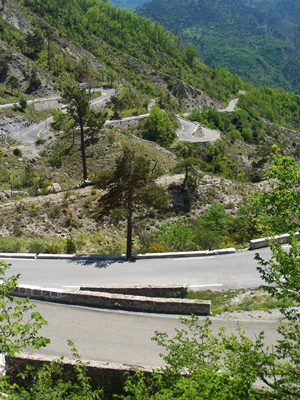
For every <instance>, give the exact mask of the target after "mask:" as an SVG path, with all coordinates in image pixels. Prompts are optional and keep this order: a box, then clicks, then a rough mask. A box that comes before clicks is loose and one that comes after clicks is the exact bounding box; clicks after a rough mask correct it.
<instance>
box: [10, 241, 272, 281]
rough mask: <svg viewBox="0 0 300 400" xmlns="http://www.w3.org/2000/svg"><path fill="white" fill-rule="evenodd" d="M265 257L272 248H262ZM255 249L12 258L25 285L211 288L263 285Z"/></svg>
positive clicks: (16, 270) (13, 267) (12, 272)
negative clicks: (122, 257) (167, 255)
mask: <svg viewBox="0 0 300 400" xmlns="http://www.w3.org/2000/svg"><path fill="white" fill-rule="evenodd" d="M259 252H260V254H261V255H262V256H263V257H264V258H268V257H269V255H270V250H269V249H261V250H260V251H259ZM254 256H255V252H253V251H252V252H251V251H241V252H237V253H236V254H229V255H219V256H208V257H194V258H193V257H192V258H171V259H147V260H137V261H136V262H125V261H123V262H122V261H94V260H17V259H12V260H8V261H9V262H10V263H11V264H12V268H11V269H10V273H11V274H16V273H18V274H21V278H20V282H21V283H22V284H31V285H36V286H42V287H50V288H61V287H66V286H80V285H81V284H88V285H90V284H96V285H101V284H186V285H193V286H196V287H199V289H201V288H204V289H206V288H208V289H229V288H232V289H237V288H254V287H258V286H259V285H261V284H262V281H261V278H260V275H259V273H258V272H257V270H256V267H257V261H255V260H254Z"/></svg>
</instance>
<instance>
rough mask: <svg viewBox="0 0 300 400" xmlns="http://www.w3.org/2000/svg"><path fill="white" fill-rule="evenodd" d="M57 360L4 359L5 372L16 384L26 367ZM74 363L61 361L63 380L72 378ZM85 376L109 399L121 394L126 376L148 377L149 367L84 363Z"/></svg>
mask: <svg viewBox="0 0 300 400" xmlns="http://www.w3.org/2000/svg"><path fill="white" fill-rule="evenodd" d="M56 360H58V357H50V356H44V355H36V354H35V355H31V354H30V355H29V354H21V355H18V356H15V357H6V372H7V373H9V374H10V376H11V377H12V379H13V381H14V382H18V378H17V375H18V374H19V373H23V372H24V370H25V368H26V365H28V366H31V367H33V368H41V367H42V366H43V365H47V364H50V363H51V362H54V361H56ZM75 363H76V362H75V361H73V360H69V359H63V374H64V377H65V378H68V379H70V378H72V377H74V375H75V374H74V365H75ZM84 364H85V365H86V371H87V376H88V377H89V378H90V382H91V385H92V387H93V388H101V389H102V390H103V392H104V399H105V400H106V399H111V398H112V394H121V393H122V391H123V386H124V383H125V381H126V377H127V375H133V374H134V373H135V371H136V370H139V371H141V372H143V373H144V374H145V375H150V374H151V373H152V369H151V368H150V367H143V366H135V365H132V366H131V365H123V364H117V363H109V362H98V361H84Z"/></svg>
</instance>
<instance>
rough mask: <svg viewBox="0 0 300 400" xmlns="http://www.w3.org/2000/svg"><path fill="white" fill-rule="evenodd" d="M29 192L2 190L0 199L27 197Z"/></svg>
mask: <svg viewBox="0 0 300 400" xmlns="http://www.w3.org/2000/svg"><path fill="white" fill-rule="evenodd" d="M27 196H28V193H27V192H25V191H22V190H0V201H4V200H8V199H10V198H12V197H27Z"/></svg>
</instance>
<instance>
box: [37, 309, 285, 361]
mask: <svg viewBox="0 0 300 400" xmlns="http://www.w3.org/2000/svg"><path fill="white" fill-rule="evenodd" d="M35 303H36V304H37V309H38V311H40V312H41V313H42V315H43V316H44V318H45V319H46V320H47V321H48V325H47V326H46V327H45V328H43V330H42V334H43V335H45V336H47V337H49V338H50V339H51V344H50V345H49V346H48V347H47V348H45V349H41V350H39V353H42V354H47V355H52V356H53V355H54V356H60V355H64V356H66V357H71V354H70V350H69V349H68V346H67V339H71V340H73V342H74V343H75V345H76V347H77V349H78V351H79V353H80V355H81V357H82V359H85V360H95V361H106V362H116V363H122V364H130V365H135V366H150V367H153V366H159V365H162V360H161V358H160V357H159V353H160V352H161V351H162V349H161V348H159V347H158V346H157V344H156V343H155V342H153V341H151V338H152V337H153V335H154V332H155V331H156V330H157V331H160V332H167V333H169V334H170V335H172V336H174V335H175V328H179V327H180V326H181V324H180V322H179V317H178V316H169V315H154V314H138V313H128V312H113V311H103V310H96V309H87V308H82V307H74V306H65V305H56V304H49V303H42V302H35ZM211 319H212V322H213V332H214V333H215V332H217V330H218V328H219V327H221V326H226V331H227V332H228V333H231V332H236V328H237V323H238V322H239V321H238V320H236V319H230V318H229V319H224V318H211ZM201 320H202V321H204V318H201ZM277 325H278V322H277V320H276V319H272V318H266V319H260V320H258V319H257V320H253V319H249V320H247V319H246V320H244V321H242V322H241V326H242V328H243V329H244V330H245V331H246V333H247V336H248V337H250V338H251V339H254V338H255V336H257V334H258V333H259V332H261V331H264V332H265V335H266V343H267V344H269V345H271V344H274V343H275V342H276V340H277V339H278V334H277V332H276V328H277ZM32 352H33V353H37V351H36V350H34V351H32Z"/></svg>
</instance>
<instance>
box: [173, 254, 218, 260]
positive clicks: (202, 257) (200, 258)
mask: <svg viewBox="0 0 300 400" xmlns="http://www.w3.org/2000/svg"><path fill="white" fill-rule="evenodd" d="M209 258H216V256H205V255H204V256H198V257H178V258H170V259H169V260H171V261H186V260H208V259H209ZM166 259H167V258H166Z"/></svg>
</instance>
